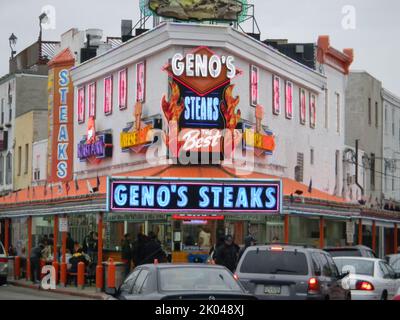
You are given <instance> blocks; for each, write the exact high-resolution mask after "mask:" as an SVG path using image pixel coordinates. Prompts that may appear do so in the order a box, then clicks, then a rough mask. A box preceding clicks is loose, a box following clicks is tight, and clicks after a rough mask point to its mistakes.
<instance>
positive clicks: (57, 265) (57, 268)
mask: <svg viewBox="0 0 400 320" xmlns="http://www.w3.org/2000/svg"><path fill="white" fill-rule="evenodd" d="M52 265H53V268H54V271H55V273H56V285H57V284H58V280H59V279H58V270H59V267H60V265H59V264H58V262H57V261H53V263H52Z"/></svg>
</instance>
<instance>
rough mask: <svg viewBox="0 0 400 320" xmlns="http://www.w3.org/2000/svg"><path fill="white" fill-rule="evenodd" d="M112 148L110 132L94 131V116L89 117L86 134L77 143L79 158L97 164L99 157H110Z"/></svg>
mask: <svg viewBox="0 0 400 320" xmlns="http://www.w3.org/2000/svg"><path fill="white" fill-rule="evenodd" d="M112 150H113V145H112V134H111V133H106V132H103V133H98V132H96V129H95V123H94V118H93V117H91V118H90V119H89V123H88V130H87V136H86V137H84V138H83V139H82V140H81V141H80V142H79V144H78V148H77V152H78V158H79V160H81V161H88V162H90V163H96V164H97V163H99V162H100V161H101V159H104V158H108V157H112Z"/></svg>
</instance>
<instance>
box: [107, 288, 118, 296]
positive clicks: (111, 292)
mask: <svg viewBox="0 0 400 320" xmlns="http://www.w3.org/2000/svg"><path fill="white" fill-rule="evenodd" d="M105 293H106V294H108V295H109V296H112V297H115V296H116V295H117V293H118V291H117V289H116V288H106V290H105Z"/></svg>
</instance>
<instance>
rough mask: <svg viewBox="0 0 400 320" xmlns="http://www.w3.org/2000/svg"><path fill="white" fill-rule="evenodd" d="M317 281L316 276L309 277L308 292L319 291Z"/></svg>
mask: <svg viewBox="0 0 400 320" xmlns="http://www.w3.org/2000/svg"><path fill="white" fill-rule="evenodd" d="M319 289H320V287H319V281H318V279H317V278H311V279H310V280H308V293H316V292H319Z"/></svg>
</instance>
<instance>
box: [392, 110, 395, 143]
mask: <svg viewBox="0 0 400 320" xmlns="http://www.w3.org/2000/svg"><path fill="white" fill-rule="evenodd" d="M394 116H395V112H394V109H392V136H393V137H394V131H395V128H394Z"/></svg>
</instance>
